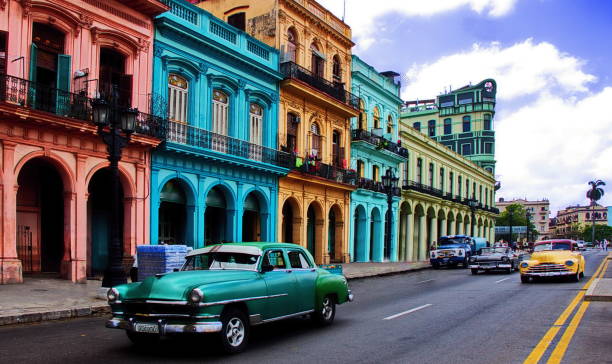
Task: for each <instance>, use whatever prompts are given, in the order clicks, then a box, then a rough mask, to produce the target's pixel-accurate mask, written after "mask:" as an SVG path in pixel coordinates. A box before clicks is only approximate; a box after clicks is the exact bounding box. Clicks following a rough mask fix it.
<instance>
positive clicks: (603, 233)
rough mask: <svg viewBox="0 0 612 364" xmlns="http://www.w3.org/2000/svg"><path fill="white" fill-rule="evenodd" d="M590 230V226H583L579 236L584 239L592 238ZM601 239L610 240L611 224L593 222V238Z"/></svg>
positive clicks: (611, 233) (611, 236)
mask: <svg viewBox="0 0 612 364" xmlns="http://www.w3.org/2000/svg"><path fill="white" fill-rule="evenodd" d="M591 230H592V228H589V227H588V226H584V227H583V229H582V231H581V234H580V238H581V239H582V240H585V241H588V240H589V239H592V238H593V235H592V231H591ZM603 239H607V240H612V226H608V225H605V224H595V240H599V241H601V240H603ZM595 240H593V242H595Z"/></svg>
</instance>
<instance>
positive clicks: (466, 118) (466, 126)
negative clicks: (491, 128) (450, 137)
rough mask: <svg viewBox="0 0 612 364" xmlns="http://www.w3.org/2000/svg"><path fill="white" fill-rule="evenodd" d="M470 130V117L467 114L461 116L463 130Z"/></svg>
mask: <svg viewBox="0 0 612 364" xmlns="http://www.w3.org/2000/svg"><path fill="white" fill-rule="evenodd" d="M470 130H472V118H471V117H470V116H469V115H466V116H464V117H463V132H464V133H465V132H467V131H470Z"/></svg>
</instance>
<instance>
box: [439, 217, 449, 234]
mask: <svg viewBox="0 0 612 364" xmlns="http://www.w3.org/2000/svg"><path fill="white" fill-rule="evenodd" d="M441 221H442V222H441V224H440V227H441V228H442V229H441V230H440V236H446V235H447V234H446V225H447V223H448V222H447V219H442V220H441Z"/></svg>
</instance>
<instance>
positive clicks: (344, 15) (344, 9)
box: [342, 0, 346, 21]
mask: <svg viewBox="0 0 612 364" xmlns="http://www.w3.org/2000/svg"><path fill="white" fill-rule="evenodd" d="M345 18H346V0H344V8H343V10H342V21H344V19H345Z"/></svg>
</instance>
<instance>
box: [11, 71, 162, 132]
mask: <svg viewBox="0 0 612 364" xmlns="http://www.w3.org/2000/svg"><path fill="white" fill-rule="evenodd" d="M91 101H92V99H91V98H89V97H87V95H86V94H85V93H84V92H82V93H79V94H75V93H71V92H68V91H64V90H60V89H57V88H53V87H49V86H46V85H43V84H39V83H35V82H31V81H28V80H24V79H22V78H18V77H13V76H9V75H6V74H0V102H3V103H7V104H12V105H15V106H18V107H24V108H28V109H32V110H37V111H42V112H45V113H49V114H54V115H55V116H59V117H63V118H69V119H71V120H72V121H77V122H81V123H83V124H85V125H89V126H92V127H94V126H95V125H94V124H93V121H92V108H91ZM166 123H167V120H165V119H164V118H162V117H159V116H154V115H150V114H146V113H143V112H138V116H137V119H136V127H135V130H134V133H135V134H139V135H142V136H148V137H153V138H156V139H163V138H164V137H165V133H166Z"/></svg>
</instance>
